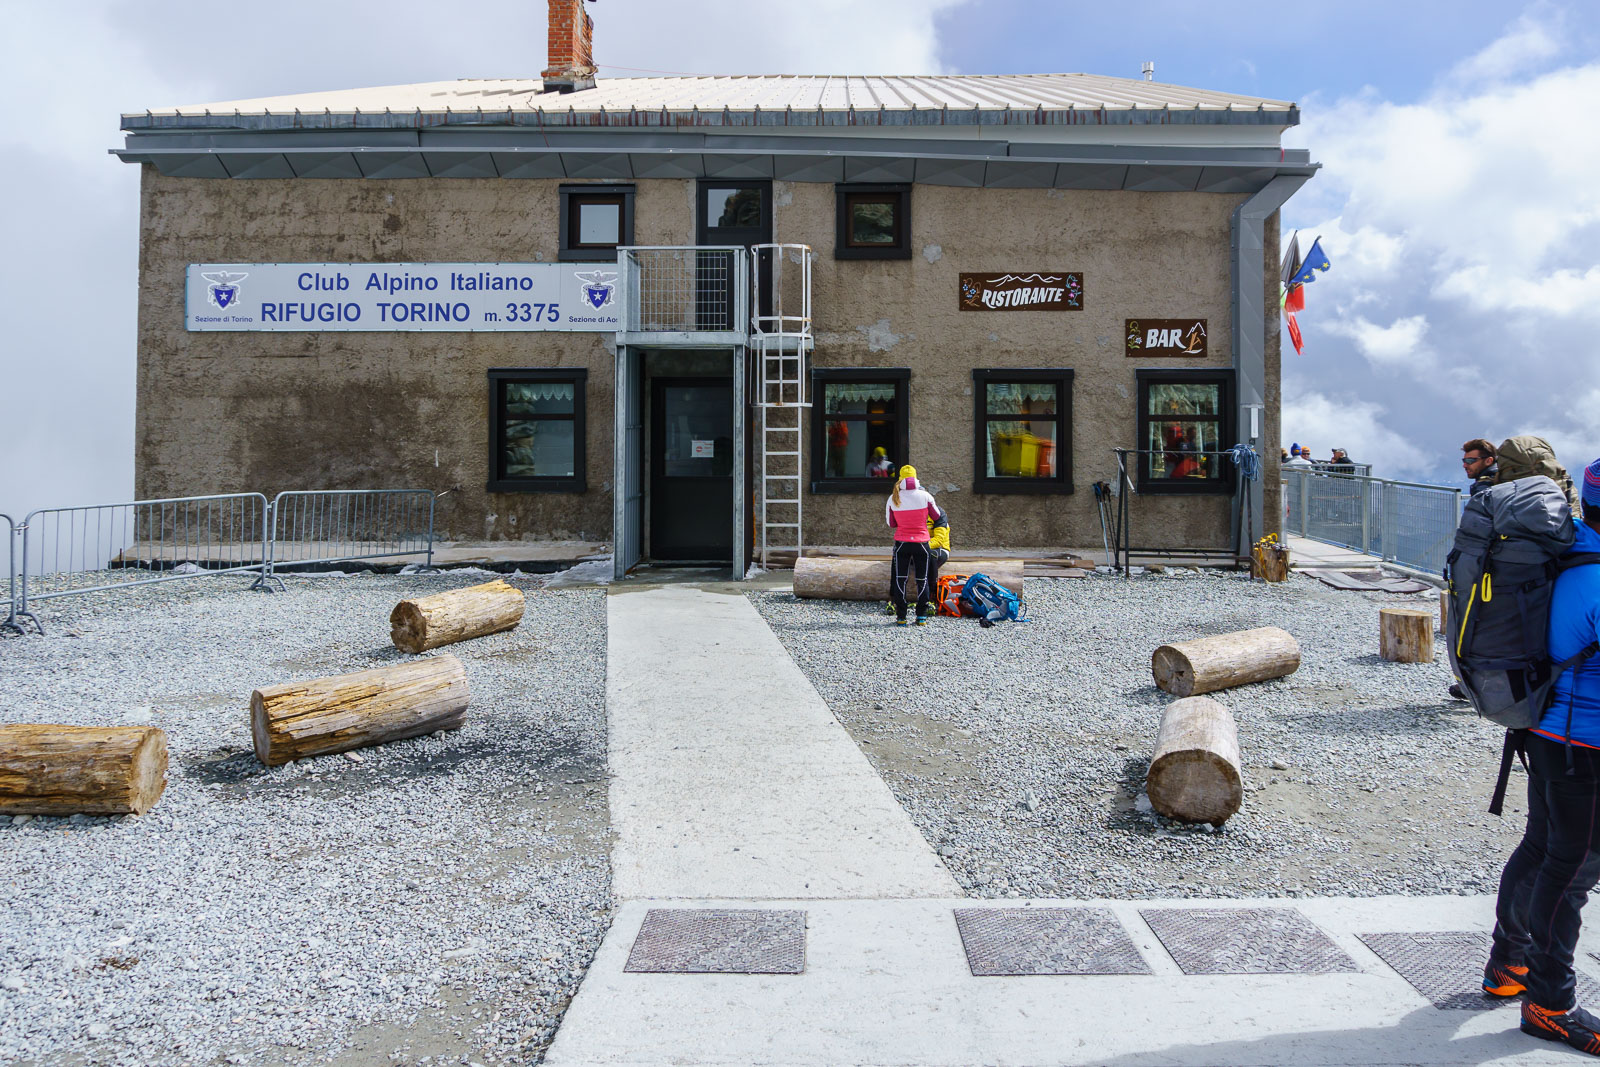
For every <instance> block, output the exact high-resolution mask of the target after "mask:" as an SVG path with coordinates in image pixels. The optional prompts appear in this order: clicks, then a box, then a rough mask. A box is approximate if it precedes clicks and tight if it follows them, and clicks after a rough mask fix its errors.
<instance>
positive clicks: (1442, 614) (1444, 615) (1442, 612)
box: [1439, 589, 1450, 633]
mask: <svg viewBox="0 0 1600 1067" xmlns="http://www.w3.org/2000/svg"><path fill="white" fill-rule="evenodd" d="M1448 618H1450V590H1448V589H1441V590H1439V632H1440V633H1444V628H1445V626H1447V625H1448V623H1446V622H1445V620H1446V619H1448Z"/></svg>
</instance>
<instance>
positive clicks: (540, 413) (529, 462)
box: [488, 368, 589, 493]
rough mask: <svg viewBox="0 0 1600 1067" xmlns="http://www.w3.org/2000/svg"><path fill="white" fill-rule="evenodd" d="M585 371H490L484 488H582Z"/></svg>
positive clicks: (530, 490)
mask: <svg viewBox="0 0 1600 1067" xmlns="http://www.w3.org/2000/svg"><path fill="white" fill-rule="evenodd" d="M588 376H589V372H588V371H586V370H582V369H578V368H561V369H557V370H511V369H506V370H491V371H490V372H489V486H488V488H489V491H490V492H494V493H519V492H521V493H539V492H546V493H581V492H583V491H584V490H585V489H586V488H587V485H586V482H585V479H584V455H583V441H584V395H583V394H584V386H585V384H586V383H587V381H588Z"/></svg>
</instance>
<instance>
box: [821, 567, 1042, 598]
mask: <svg viewBox="0 0 1600 1067" xmlns="http://www.w3.org/2000/svg"><path fill="white" fill-rule="evenodd" d="M980 571H981V572H982V573H984V574H987V575H988V576H989V577H991V578H993V579H994V580H995V584H996V585H1002V586H1005V587H1006V588H1007V589H1009V590H1011V591H1012V592H1013V593H1015V594H1017V596H1019V597H1020V596H1022V561H1021V560H1020V559H959V560H958V559H953V560H951V561H950V562H948V563H946V564H945V565H944V566H943V567H942V568H941V569H940V571H939V573H940V574H941V575H945V574H975V573H978V572H980ZM906 587H907V588H908V589H912V588H913V587H912V585H911V583H910V582H907V583H906ZM928 593H929V599H930V600H931V599H932V598H933V590H931V589H930V590H929V591H928ZM794 595H795V596H797V597H804V598H806V599H813V600H888V599H889V561H888V560H886V559H845V558H843V557H839V556H801V557H800V558H799V559H797V560H795V561H794ZM911 598H912V600H913V601H914V600H915V599H916V595H915V592H914V590H913V592H912V594H911Z"/></svg>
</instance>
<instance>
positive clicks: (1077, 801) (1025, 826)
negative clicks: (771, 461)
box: [752, 570, 1526, 898]
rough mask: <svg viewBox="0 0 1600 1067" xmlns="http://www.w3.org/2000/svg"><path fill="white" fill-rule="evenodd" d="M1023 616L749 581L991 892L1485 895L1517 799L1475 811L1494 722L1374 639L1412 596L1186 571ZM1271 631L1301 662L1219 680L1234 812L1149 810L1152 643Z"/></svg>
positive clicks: (1493, 746)
mask: <svg viewBox="0 0 1600 1067" xmlns="http://www.w3.org/2000/svg"><path fill="white" fill-rule="evenodd" d="M1026 593H1027V598H1028V608H1029V611H1030V614H1031V616H1032V621H1031V622H1027V623H1001V624H999V625H997V626H995V627H994V628H992V629H988V630H985V629H981V628H979V626H978V625H977V622H976V621H975V620H971V619H960V620H957V619H939V620H937V621H936V622H934V623H933V624H931V625H930V626H928V627H926V628H917V627H912V628H909V629H896V628H894V627H892V626H890V625H889V620H888V618H887V617H886V616H885V615H883V614H882V613H881V612H882V607H881V605H876V604H859V603H837V602H827V601H800V600H796V599H795V598H794V597H793V596H792V595H790V594H788V593H765V594H755V595H753V596H752V599H753V600H754V601H755V603H756V606H757V608H758V609H759V610H760V611H761V613H762V614H763V615H764V616H765V617H766V619H767V621H768V622H769V623H770V624H771V625H772V627H773V629H774V630H775V631H776V632H777V634H778V636H779V638H780V639H781V640H782V641H783V643H784V645H785V646H786V647H787V648H788V650H789V653H790V654H791V655H792V656H793V657H794V659H795V661H796V662H797V663H798V664H799V665H800V667H801V669H802V670H803V671H805V673H806V675H807V676H808V677H809V678H810V679H811V681H812V683H813V684H814V685H815V686H816V687H817V689H818V691H819V692H820V693H821V694H822V696H823V698H824V699H826V700H827V701H828V704H829V706H830V707H831V708H832V709H833V711H834V714H835V715H837V716H838V718H839V720H840V721H841V722H842V723H843V724H844V725H845V727H846V728H848V729H849V730H850V731H851V733H852V735H853V736H854V737H855V738H856V740H857V742H858V743H859V744H860V745H861V746H862V750H863V751H864V752H865V753H866V754H867V756H868V758H869V759H871V760H872V762H873V763H874V765H875V766H876V767H877V768H878V770H879V772H880V773H881V774H882V775H883V776H884V779H885V780H886V781H887V782H888V783H889V786H890V788H891V789H892V790H893V791H894V793H895V795H896V796H897V797H898V798H899V800H900V803H901V804H902V805H903V806H904V807H905V809H906V811H907V812H909V813H910V815H911V817H912V819H913V820H914V821H915V822H916V824H917V826H918V827H919V828H920V829H921V830H922V832H923V834H924V835H925V836H926V837H927V839H928V841H929V842H930V844H932V845H933V846H934V847H936V848H937V849H938V850H939V853H940V855H941V856H943V857H944V858H945V862H946V863H947V864H948V865H949V867H950V869H951V871H952V873H953V874H954V875H955V876H956V879H957V881H958V882H959V883H960V884H961V885H962V886H963V887H965V888H966V889H967V890H968V891H969V892H970V893H971V894H973V895H975V896H983V897H1014V896H1051V897H1055V896H1061V897H1080V898H1092V897H1136V898H1137V897H1152V896H1207V897H1211V896H1278V895H1285V896H1299V895H1313V894H1315V895H1323V894H1350V895H1358V896H1364V895H1374V894H1380V893H1406V894H1432V893H1480V892H1492V891H1493V890H1494V888H1495V886H1496V884H1497V882H1498V878H1499V871H1500V866H1501V865H1502V864H1503V863H1504V861H1505V858H1506V856H1507V855H1508V854H1509V853H1510V851H1511V849H1512V847H1514V845H1515V843H1516V841H1517V839H1518V837H1519V836H1520V832H1521V826H1522V822H1523V819H1524V817H1525V813H1526V802H1525V795H1526V786H1525V779H1523V777H1522V775H1521V769H1520V768H1518V773H1517V774H1516V775H1515V776H1514V777H1513V780H1512V785H1511V790H1510V796H1509V797H1508V799H1507V802H1506V810H1505V817H1504V818H1501V819H1497V818H1495V817H1494V816H1491V815H1488V814H1487V813H1486V811H1485V809H1486V807H1487V805H1488V797H1489V793H1490V791H1491V789H1492V787H1493V782H1494V776H1495V771H1496V770H1497V768H1498V766H1499V754H1500V740H1501V738H1502V736H1503V731H1501V730H1499V729H1498V728H1496V727H1494V726H1493V725H1492V724H1490V723H1487V722H1485V721H1482V720H1480V719H1479V718H1478V717H1477V716H1476V715H1475V714H1474V713H1473V712H1472V710H1471V708H1470V707H1469V706H1468V705H1466V704H1465V703H1461V702H1457V701H1453V700H1450V699H1449V698H1448V697H1447V696H1446V694H1445V688H1446V687H1447V686H1448V685H1449V683H1450V681H1451V676H1450V673H1449V668H1448V666H1447V665H1446V663H1445V653H1444V647H1443V644H1442V640H1441V641H1440V643H1439V645H1438V659H1437V661H1436V662H1434V663H1428V664H1399V663H1388V662H1385V661H1384V660H1382V659H1380V658H1379V657H1378V655H1377V636H1378V620H1377V615H1378V608H1379V607H1380V606H1381V605H1384V604H1394V603H1411V604H1415V605H1417V606H1424V607H1430V608H1436V607H1437V603H1438V601H1437V597H1436V596H1435V595H1434V593H1432V592H1428V593H1425V594H1417V595H1415V596H1397V595H1393V594H1382V593H1364V592H1344V591H1339V590H1334V589H1331V588H1328V587H1326V586H1324V585H1322V584H1321V583H1320V582H1317V581H1316V580H1315V579H1313V578H1310V577H1306V576H1303V575H1297V576H1295V577H1293V578H1292V579H1291V580H1290V581H1289V582H1287V583H1284V584H1281V585H1268V584H1266V583H1262V582H1251V581H1249V580H1248V579H1247V578H1245V577H1244V576H1242V575H1238V574H1234V573H1231V572H1216V571H1206V572H1195V571H1189V570H1182V571H1175V572H1168V573H1165V574H1148V575H1145V576H1142V577H1136V578H1133V579H1123V578H1121V577H1116V576H1107V575H1091V576H1089V577H1085V578H1078V579H1055V580H1051V579H1029V580H1028V582H1027V587H1026ZM1265 625H1275V626H1281V627H1283V628H1284V629H1286V630H1288V631H1289V632H1290V633H1292V634H1294V635H1295V637H1296V638H1297V639H1298V640H1299V642H1300V645H1301V651H1302V662H1301V666H1300V669H1299V670H1298V671H1297V672H1296V673H1294V674H1293V675H1290V676H1289V677H1288V678H1285V679H1279V680H1276V681H1271V682H1263V683H1259V684H1256V685H1251V686H1244V687H1240V688H1237V689H1233V690H1229V691H1225V692H1221V693H1213V694H1211V695H1212V696H1213V697H1214V698H1216V699H1219V700H1220V701H1221V702H1222V703H1224V704H1226V705H1227V706H1228V707H1229V708H1230V709H1231V710H1232V712H1233V714H1234V717H1235V719H1236V721H1237V723H1238V728H1239V742H1240V748H1241V750H1242V752H1243V757H1244V762H1245V769H1244V773H1245V787H1246V790H1247V792H1246V794H1245V803H1244V807H1243V809H1242V810H1241V811H1240V812H1239V814H1237V815H1236V816H1234V817H1233V818H1232V819H1230V820H1229V821H1228V822H1227V823H1226V824H1225V825H1224V826H1223V827H1221V828H1213V827H1210V826H1201V827H1190V826H1184V825H1181V824H1177V823H1171V822H1169V821H1168V820H1166V819H1164V818H1162V817H1161V816H1159V815H1156V814H1154V813H1153V812H1151V811H1150V810H1149V800H1148V798H1146V797H1144V796H1143V795H1142V794H1143V786H1144V775H1145V771H1146V769H1147V768H1148V763H1149V755H1150V752H1151V750H1152V748H1153V747H1154V743H1155V734H1156V727H1157V724H1158V721H1159V718H1160V713H1161V709H1162V708H1163V707H1164V706H1165V705H1166V704H1167V703H1169V702H1170V700H1171V699H1172V698H1170V697H1168V696H1167V695H1166V694H1164V693H1162V692H1161V691H1159V690H1157V689H1156V688H1155V687H1154V685H1153V684H1152V682H1151V677H1150V653H1151V651H1152V650H1154V649H1155V648H1156V647H1157V646H1158V645H1161V644H1164V643H1166V642H1169V641H1174V640H1184V639H1188V638H1193V637H1199V636H1203V635H1206V634H1215V633H1224V632H1228V631H1232V630H1241V629H1247V628H1250V627H1254V626H1265Z"/></svg>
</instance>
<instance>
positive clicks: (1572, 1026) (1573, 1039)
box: [1522, 1000, 1600, 1056]
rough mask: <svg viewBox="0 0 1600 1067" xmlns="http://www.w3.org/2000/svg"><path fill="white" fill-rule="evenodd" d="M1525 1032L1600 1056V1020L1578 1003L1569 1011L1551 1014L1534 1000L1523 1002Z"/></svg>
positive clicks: (1523, 1026) (1523, 1028) (1551, 1012)
mask: <svg viewBox="0 0 1600 1067" xmlns="http://www.w3.org/2000/svg"><path fill="white" fill-rule="evenodd" d="M1522 1032H1523V1033H1525V1034H1532V1035H1533V1036H1534V1037H1539V1038H1543V1039H1544V1040H1546V1041H1560V1042H1562V1043H1563V1044H1565V1045H1569V1046H1571V1047H1572V1048H1575V1049H1577V1050H1578V1051H1579V1052H1587V1053H1588V1054H1589V1055H1591V1056H1600V1019H1596V1018H1595V1017H1594V1016H1593V1015H1590V1014H1589V1013H1588V1012H1586V1011H1584V1010H1583V1009H1582V1008H1580V1007H1578V1006H1577V1005H1576V1004H1574V1005H1573V1006H1572V1007H1571V1008H1569V1009H1568V1010H1566V1011H1550V1010H1548V1009H1546V1008H1541V1007H1539V1005H1537V1004H1534V1003H1533V1002H1531V1001H1526V1000H1525V1001H1523V1002H1522Z"/></svg>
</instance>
